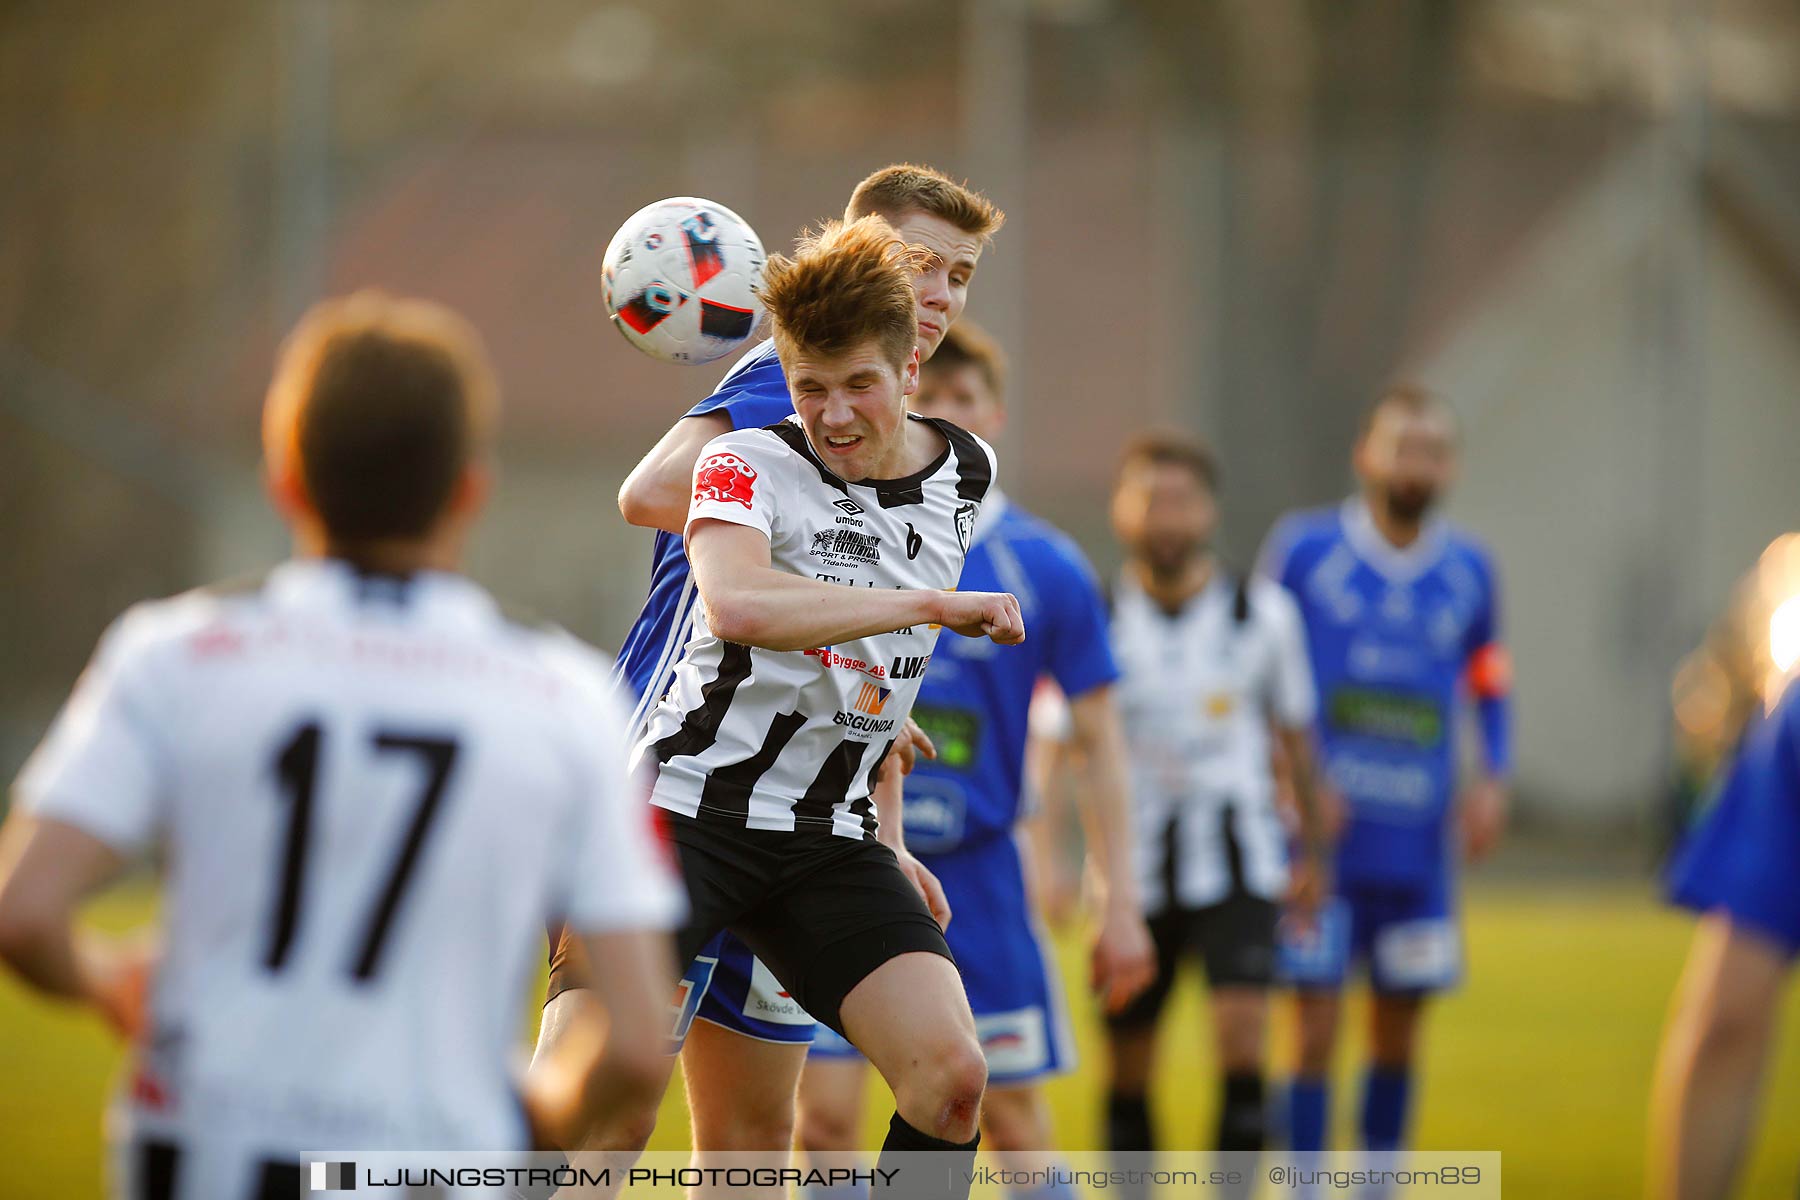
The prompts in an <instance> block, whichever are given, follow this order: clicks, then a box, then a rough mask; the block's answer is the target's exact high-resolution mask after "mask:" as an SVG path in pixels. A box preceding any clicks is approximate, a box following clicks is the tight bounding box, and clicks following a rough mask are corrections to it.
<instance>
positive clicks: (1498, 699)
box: [1461, 569, 1512, 860]
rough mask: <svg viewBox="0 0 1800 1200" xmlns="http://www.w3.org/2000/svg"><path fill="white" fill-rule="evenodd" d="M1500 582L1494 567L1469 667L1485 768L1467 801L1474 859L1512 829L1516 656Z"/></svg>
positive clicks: (1465, 821) (1467, 835) (1467, 842)
mask: <svg viewBox="0 0 1800 1200" xmlns="http://www.w3.org/2000/svg"><path fill="white" fill-rule="evenodd" d="M1498 590H1499V589H1498V585H1497V584H1496V583H1494V582H1493V580H1492V574H1491V569H1490V573H1489V581H1488V596H1487V607H1486V609H1485V610H1484V611H1483V612H1482V613H1481V615H1480V617H1479V619H1478V620H1477V621H1476V623H1475V628H1474V630H1473V631H1472V632H1473V636H1472V638H1471V648H1470V652H1469V656H1468V660H1467V664H1466V667H1465V673H1466V678H1467V683H1468V688H1469V692H1470V695H1471V696H1472V697H1473V698H1474V701H1475V717H1476V721H1477V723H1478V725H1479V726H1480V730H1481V749H1482V756H1481V770H1480V772H1479V773H1478V774H1477V776H1476V778H1475V780H1474V781H1473V782H1472V783H1471V784H1470V785H1469V786H1468V788H1467V789H1466V790H1465V791H1464V793H1463V796H1462V801H1461V809H1462V813H1461V819H1462V828H1463V845H1464V850H1465V853H1466V854H1467V856H1468V857H1469V858H1470V859H1471V860H1475V859H1480V858H1482V857H1484V856H1486V855H1487V854H1488V853H1489V852H1490V851H1491V850H1493V848H1494V847H1495V846H1496V845H1497V844H1499V841H1500V836H1501V834H1502V833H1504V832H1505V829H1506V815H1507V808H1508V806H1509V802H1508V797H1507V787H1506V781H1507V777H1508V775H1509V774H1510V772H1511V770H1512V660H1511V659H1510V657H1509V656H1508V655H1507V652H1506V646H1505V644H1504V643H1503V642H1501V640H1500V629H1499V624H1500V623H1499V615H1498V612H1499V604H1500V602H1499V595H1498Z"/></svg>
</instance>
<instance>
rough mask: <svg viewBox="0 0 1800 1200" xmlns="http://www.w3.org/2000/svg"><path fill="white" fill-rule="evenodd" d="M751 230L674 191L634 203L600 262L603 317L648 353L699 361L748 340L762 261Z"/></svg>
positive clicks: (757, 314)
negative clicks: (642, 204)
mask: <svg viewBox="0 0 1800 1200" xmlns="http://www.w3.org/2000/svg"><path fill="white" fill-rule="evenodd" d="M766 257H767V256H766V255H764V253H763V247H762V242H761V240H760V239H758V238H757V236H756V231H755V230H754V229H752V228H750V226H749V224H748V223H747V222H746V221H745V220H744V219H743V218H742V217H740V216H738V215H737V214H736V213H734V212H732V211H731V210H730V209H729V208H726V207H725V206H724V205H723V204H714V203H713V202H712V201H711V200H699V199H695V198H694V197H692V196H677V197H674V198H673V199H669V200H658V201H657V202H656V203H655V204H651V205H647V206H645V207H644V208H640V209H639V210H638V211H637V212H635V213H633V214H632V215H631V218H630V220H628V221H626V222H625V224H624V225H622V226H620V228H619V232H618V233H616V234H614V235H613V240H612V244H611V245H609V246H608V247H607V248H606V259H605V261H604V263H603V264H602V265H601V273H600V277H601V283H602V288H603V289H604V296H605V300H606V311H607V315H609V316H610V317H612V322H613V324H614V325H616V326H618V328H619V332H620V333H622V334H624V335H625V340H626V341H628V342H630V343H631V344H632V345H634V346H636V347H637V348H638V349H639V350H642V351H643V352H644V353H645V354H648V355H650V356H651V357H652V358H660V359H662V360H663V361H664V362H671V363H689V364H692V363H707V362H712V361H713V360H714V359H717V358H723V357H724V356H725V355H727V354H730V353H731V352H732V351H733V350H736V349H737V348H738V347H740V346H742V345H743V344H744V343H745V342H746V341H748V340H749V338H750V335H751V334H752V333H754V332H755V331H756V327H757V325H758V324H759V323H760V322H761V320H762V312H763V310H762V304H761V302H760V301H758V300H757V298H756V288H757V285H758V284H760V283H761V282H762V271H763V262H764V261H765V259H766Z"/></svg>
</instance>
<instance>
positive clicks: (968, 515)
mask: <svg viewBox="0 0 1800 1200" xmlns="http://www.w3.org/2000/svg"><path fill="white" fill-rule="evenodd" d="M975 511H976V510H975V506H974V505H973V504H963V505H959V506H958V507H957V509H956V541H957V544H958V545H960V546H961V547H962V550H963V553H964V554H967V553H968V552H969V541H970V539H971V538H973V537H974V536H975Z"/></svg>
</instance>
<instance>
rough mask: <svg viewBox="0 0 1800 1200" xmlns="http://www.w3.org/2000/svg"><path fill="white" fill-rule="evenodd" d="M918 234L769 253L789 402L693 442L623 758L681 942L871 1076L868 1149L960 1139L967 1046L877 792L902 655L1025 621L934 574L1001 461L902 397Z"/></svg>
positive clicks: (883, 232) (873, 220)
mask: <svg viewBox="0 0 1800 1200" xmlns="http://www.w3.org/2000/svg"><path fill="white" fill-rule="evenodd" d="M921 253H922V252H921V251H920V250H919V249H918V248H916V247H911V246H907V245H904V244H903V243H901V242H900V241H899V239H898V236H897V235H896V233H895V231H894V230H893V228H892V227H891V226H889V225H888V224H887V222H885V221H883V220H882V219H880V218H879V217H866V218H863V219H861V220H858V221H853V222H850V223H847V224H838V223H832V224H829V225H827V226H826V227H825V228H824V230H823V231H822V232H821V233H820V234H818V235H817V236H816V237H813V238H809V239H807V240H806V241H804V242H803V243H802V245H801V247H800V249H799V251H798V252H797V253H796V254H795V256H794V257H793V258H791V259H789V258H784V257H781V256H775V257H772V258H771V259H770V261H769V264H768V267H767V269H766V271H765V274H764V280H763V290H762V296H763V302H764V304H765V305H766V306H767V308H768V310H769V314H770V317H771V319H772V321H773V324H774V342H775V348H776V352H777V353H778V354H779V356H780V360H781V365H782V367H783V369H784V371H785V374H786V378H787V381H788V386H789V388H790V389H791V391H792V394H793V399H794V405H795V408H796V410H797V411H796V413H795V415H793V416H791V417H789V418H787V419H786V420H784V421H780V422H777V423H775V424H773V425H770V426H768V427H766V428H762V429H749V430H739V431H736V432H733V433H728V434H724V435H722V436H720V437H717V438H714V439H713V440H712V441H710V442H708V443H707V445H706V447H705V448H704V449H703V450H702V451H701V454H700V461H699V463H698V465H697V466H696V467H695V469H694V474H693V486H692V493H691V501H690V504H689V510H688V519H687V525H686V538H687V550H688V557H689V559H690V560H691V561H692V563H693V571H694V581H695V584H696V586H697V588H698V592H699V599H700V604H699V612H698V613H697V614H696V616H695V619H694V631H693V635H692V636H691V637H690V639H689V640H688V642H687V644H686V647H685V649H683V651H682V653H681V658H680V661H679V662H678V663H677V665H676V667H675V670H674V672H673V682H672V684H671V686H670V687H669V689H668V691H667V693H666V694H664V695H663V696H662V698H661V699H660V700H659V701H658V702H657V704H656V706H655V708H654V709H653V710H652V711H651V713H650V718H649V722H648V725H647V727H646V729H645V731H644V733H643V734H642V736H641V738H640V740H639V742H638V745H637V748H636V751H635V757H636V760H637V761H638V762H641V763H645V764H648V765H649V766H652V767H654V769H655V772H656V782H655V785H654V788H653V791H652V795H651V802H652V803H653V804H655V805H657V806H658V807H659V808H661V809H663V810H664V813H663V818H664V826H665V828H666V829H667V830H668V832H669V834H670V836H671V838H672V840H673V841H674V842H675V845H676V847H677V849H678V852H679V858H680V862H681V870H682V875H683V877H684V879H685V880H686V881H687V884H688V891H689V895H690V897H691V900H692V904H693V915H692V918H691V920H690V921H689V923H688V925H687V926H686V927H685V928H684V930H683V931H682V933H681V935H680V937H679V939H678V942H679V949H680V951H681V953H682V954H683V956H684V957H685V956H691V955H693V954H695V953H696V952H698V951H699V950H700V949H701V948H702V947H703V946H705V945H706V943H707V942H708V941H709V940H710V939H711V938H712V937H713V935H714V934H716V933H718V932H719V931H720V930H721V929H729V930H730V931H731V932H732V933H734V934H736V935H737V936H738V937H739V938H741V939H742V940H743V941H744V942H746V943H747V944H748V945H749V947H750V948H751V949H752V950H753V951H755V953H756V955H757V957H758V958H759V959H760V960H761V961H762V962H763V963H764V964H766V965H767V967H768V968H769V969H770V970H771V971H772V972H773V974H774V976H775V977H776V978H777V979H778V980H779V981H780V984H781V986H782V990H783V991H785V992H786V993H788V994H790V995H791V996H792V997H793V998H794V999H795V1000H796V1001H798V1003H799V1004H800V1005H801V1006H802V1007H803V1008H804V1009H805V1010H806V1011H807V1012H809V1013H810V1014H812V1016H814V1017H816V1018H818V1019H819V1020H820V1021H822V1022H824V1023H825V1024H826V1025H828V1026H830V1027H831V1028H833V1029H836V1030H837V1031H839V1032H840V1033H843V1034H844V1035H845V1036H847V1037H849V1038H850V1039H851V1040H852V1041H854V1042H855V1043H856V1044H857V1045H859V1046H861V1047H862V1048H863V1050H864V1052H865V1053H866V1054H867V1055H868V1056H869V1059H870V1061H871V1062H873V1063H874V1064H875V1066H876V1068H877V1069H878V1070H880V1071H881V1073H882V1075H883V1076H884V1077H885V1078H886V1079H887V1081H888V1083H889V1085H890V1086H891V1087H892V1088H893V1091H894V1095H895V1100H896V1105H897V1111H896V1113H895V1115H894V1118H893V1121H892V1123H891V1126H890V1130H889V1134H888V1138H887V1142H886V1144H885V1146H884V1154H886V1153H887V1152H888V1151H907V1150H942V1151H956V1152H960V1153H961V1154H963V1155H965V1156H967V1157H968V1158H969V1159H971V1160H972V1157H973V1154H974V1147H975V1141H976V1117H977V1114H978V1112H979V1109H980V1103H981V1095H982V1090H983V1087H984V1084H985V1081H986V1068H985V1065H984V1063H983V1060H982V1054H981V1047H980V1045H979V1044H978V1042H977V1041H976V1037H975V1030H974V1023H973V1020H972V1018H971V1017H970V1015H969V1007H968V1002H967V1000H966V999H964V996H963V991H962V985H961V982H960V980H959V979H958V976H957V973H956V968H955V965H954V963H953V962H952V960H951V958H950V952H949V948H948V947H947V945H946V944H945V942H944V935H943V931H942V929H941V927H940V925H939V923H938V919H937V918H936V917H934V915H933V912H932V910H931V907H930V906H929V904H928V901H927V896H931V897H933V898H934V899H935V898H937V897H938V896H939V893H938V892H937V891H936V888H935V883H934V881H932V880H931V879H930V878H929V876H928V875H927V874H925V873H924V872H923V871H922V870H921V869H920V868H919V867H918V866H917V864H916V862H915V861H914V860H913V859H912V858H911V856H910V855H908V854H907V853H906V852H905V849H904V847H903V845H902V843H901V840H900V832H901V831H900V829H899V827H898V817H899V806H898V804H897V803H887V804H881V805H880V806H879V809H878V808H877V804H876V800H875V798H874V796H873V793H874V792H875V789H876V786H877V781H878V780H880V779H882V778H883V777H884V768H885V769H886V776H885V777H886V779H887V780H888V784H887V787H888V790H889V795H890V796H893V783H894V781H895V778H896V775H897V772H896V771H895V770H894V769H893V768H892V767H891V765H890V764H889V762H888V759H889V751H890V750H891V749H892V747H893V745H894V743H895V741H896V739H897V737H898V736H899V735H900V733H901V730H902V728H903V726H904V724H905V722H906V718H907V714H908V712H909V710H910V709H911V707H912V703H913V700H914V698H915V696H916V695H917V692H918V686H919V681H918V678H917V676H916V675H910V676H908V675H907V673H905V672H897V671H895V670H893V669H892V667H893V664H894V663H895V662H896V661H898V660H901V659H906V658H911V657H922V656H926V655H929V654H930V653H931V649H932V645H933V643H934V642H935V641H936V639H937V636H938V632H939V627H940V626H942V627H947V628H949V629H950V630H952V631H953V632H955V633H958V634H962V635H964V636H969V637H989V638H992V639H993V640H994V641H996V642H999V643H1002V644H1006V643H1013V642H1018V641H1021V640H1023V638H1024V626H1023V623H1022V621H1021V619H1020V616H1019V608H1018V603H1017V601H1016V600H1014V598H1013V597H1011V596H1009V595H1004V594H996V593H981V592H959V591H952V590H950V589H952V588H954V587H955V585H956V582H957V579H958V577H959V576H960V574H961V572H962V563H963V556H964V554H965V552H966V550H967V548H968V542H969V537H970V535H971V533H972V531H973V529H974V523H975V519H976V517H977V515H978V514H979V512H980V509H981V504H982V501H983V499H984V498H985V497H986V495H987V492H988V488H989V486H990V484H991V483H992V480H993V473H994V462H993V456H992V452H991V451H990V450H989V449H988V448H987V446H986V445H985V444H983V443H982V442H981V441H979V440H978V439H977V438H975V437H973V436H972V435H970V434H967V433H965V432H963V431H962V430H961V429H959V428H957V427H956V426H954V425H950V424H948V423H946V422H942V421H934V420H928V419H924V418H920V417H914V416H909V415H908V414H907V412H906V398H907V396H908V395H910V394H911V393H912V391H913V390H914V388H915V387H916V386H917V382H918V349H917V344H916V343H917V338H918V328H917V318H916V315H915V297H914V292H913V279H914V276H915V274H916V272H917V269H918V266H919V261H918V260H919V257H920V255H921ZM902 676H906V677H902ZM708 1102H709V1103H714V1104H731V1103H734V1102H737V1103H742V1102H743V1101H742V1099H741V1098H734V1097H733V1096H730V1095H719V1096H713V1097H710V1098H709V1099H708ZM957 1176H958V1172H956V1171H949V1177H950V1178H951V1179H955V1178H956V1177H957ZM956 1190H957V1191H959V1192H960V1193H961V1194H963V1195H966V1194H967V1190H968V1180H967V1177H966V1174H965V1175H963V1176H962V1181H961V1183H960V1184H959V1185H956Z"/></svg>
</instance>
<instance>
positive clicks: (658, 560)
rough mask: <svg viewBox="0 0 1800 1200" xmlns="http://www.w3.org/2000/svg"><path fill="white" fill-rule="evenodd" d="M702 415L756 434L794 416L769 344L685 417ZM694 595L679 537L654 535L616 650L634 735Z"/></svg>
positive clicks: (663, 682)
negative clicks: (633, 705)
mask: <svg viewBox="0 0 1800 1200" xmlns="http://www.w3.org/2000/svg"><path fill="white" fill-rule="evenodd" d="M705 413H719V414H720V415H722V416H724V417H725V419H726V420H728V421H730V422H731V428H733V429H761V428H762V427H763V426H765V425H773V424H775V422H777V421H781V420H785V419H786V418H788V417H790V416H792V415H793V413H794V400H793V397H792V396H791V395H790V394H789V393H788V386H787V376H785V375H784V374H782V370H781V360H780V359H779V358H777V357H775V343H774V342H772V341H768V342H764V343H762V345H760V346H757V347H756V348H754V349H753V350H751V351H750V352H749V353H748V354H746V355H744V357H743V358H741V359H739V360H738V362H737V365H736V366H734V367H732V368H731V370H730V372H729V373H728V374H726V376H725V378H724V379H722V380H720V381H719V386H718V387H716V388H714V389H713V393H712V395H710V396H708V397H707V398H706V399H704V400H702V401H701V402H700V403H698V404H696V405H694V407H693V408H691V409H689V410H688V411H687V413H686V414H685V415H686V416H689V417H697V416H701V415H703V414H705ZM695 595H696V593H695V591H694V584H693V576H692V574H691V572H690V570H689V568H688V559H687V547H686V546H685V545H684V543H683V542H682V539H681V538H680V537H679V536H678V535H676V534H673V533H664V532H662V531H661V530H658V531H657V534H656V546H655V548H654V549H653V550H652V551H651V565H650V594H649V595H648V596H646V597H645V598H644V607H643V610H642V611H641V612H639V613H638V617H637V620H636V621H635V622H634V623H633V624H632V626H631V632H630V633H628V634H626V635H625V645H624V646H623V647H622V648H621V649H620V650H619V667H618V670H619V678H620V679H621V680H623V681H624V683H625V684H626V685H627V686H628V687H629V688H630V689H631V692H632V694H633V695H634V696H636V697H637V698H638V705H637V711H636V712H635V713H634V714H633V715H632V722H631V724H632V729H633V730H636V729H637V728H638V727H639V726H641V725H642V724H643V723H644V718H645V715H646V713H647V712H648V710H649V707H650V705H652V704H654V703H655V702H656V699H657V697H659V696H661V695H662V692H663V689H664V688H666V687H667V686H668V683H669V677H670V675H671V673H672V672H673V671H674V669H675V663H676V661H677V660H678V659H680V657H681V648H682V646H684V645H685V644H686V643H687V640H688V637H689V635H690V634H691V633H692V632H693V630H692V627H691V622H690V621H689V617H690V616H691V615H692V613H693V609H694V599H695Z"/></svg>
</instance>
